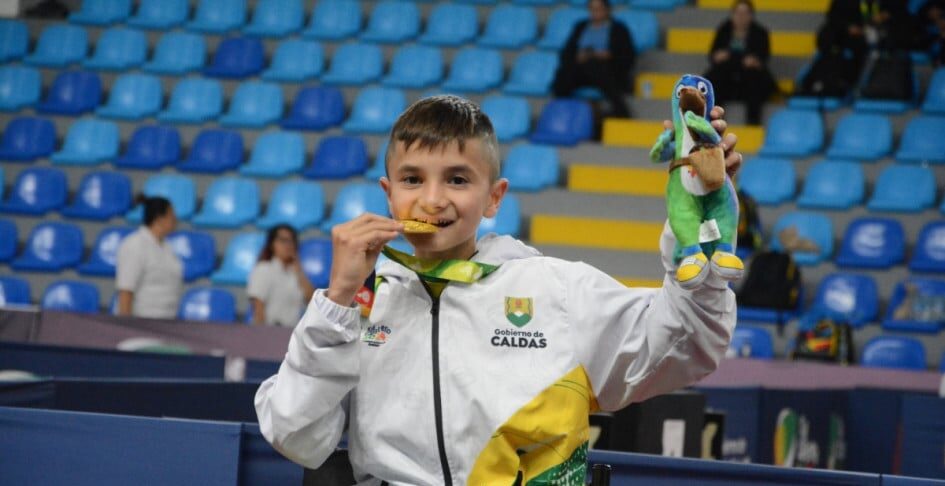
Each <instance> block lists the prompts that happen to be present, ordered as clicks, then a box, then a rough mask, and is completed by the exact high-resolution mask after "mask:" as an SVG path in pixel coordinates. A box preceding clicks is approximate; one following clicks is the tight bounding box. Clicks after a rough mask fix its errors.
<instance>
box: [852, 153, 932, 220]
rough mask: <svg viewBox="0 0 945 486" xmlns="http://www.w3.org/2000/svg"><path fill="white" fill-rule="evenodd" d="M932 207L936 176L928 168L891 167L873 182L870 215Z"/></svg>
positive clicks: (869, 204)
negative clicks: (876, 212) (880, 212)
mask: <svg viewBox="0 0 945 486" xmlns="http://www.w3.org/2000/svg"><path fill="white" fill-rule="evenodd" d="M934 203H935V173H934V172H932V169H930V168H928V167H919V166H911V165H891V166H889V167H886V168H885V169H883V171H882V172H880V174H879V176H878V177H877V178H876V187H875V188H874V190H873V197H871V198H870V200H869V202H868V203H867V204H866V207H867V208H868V209H869V210H870V211H895V212H904V213H909V212H917V211H922V210H924V209H927V208H930V207H932V205H933V204H934Z"/></svg>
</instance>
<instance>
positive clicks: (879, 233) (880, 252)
mask: <svg viewBox="0 0 945 486" xmlns="http://www.w3.org/2000/svg"><path fill="white" fill-rule="evenodd" d="M905 253H906V236H905V232H904V231H903V229H902V223H900V222H899V221H898V220H896V219H892V218H870V217H862V218H857V219H855V220H853V221H851V222H850V224H849V225H848V226H847V230H846V234H845V235H844V237H843V243H841V245H840V252H839V253H838V254H837V265H839V266H841V267H853V268H889V267H891V266H893V265H897V264H899V263H901V262H902V261H903V258H904V256H905Z"/></svg>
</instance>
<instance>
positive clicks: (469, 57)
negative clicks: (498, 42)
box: [442, 47, 503, 93]
mask: <svg viewBox="0 0 945 486" xmlns="http://www.w3.org/2000/svg"><path fill="white" fill-rule="evenodd" d="M502 70H503V68H502V55H501V54H499V51H496V50H493V49H482V48H478V47H466V48H464V49H462V50H460V51H459V52H458V53H457V54H456V56H454V57H453V63H452V65H451V66H450V72H449V75H448V76H447V77H446V81H445V82H444V83H443V86H442V88H443V89H444V90H446V91H458V92H472V93H482V92H484V91H489V90H490V89H493V88H496V87H498V86H499V85H500V84H501V83H502Z"/></svg>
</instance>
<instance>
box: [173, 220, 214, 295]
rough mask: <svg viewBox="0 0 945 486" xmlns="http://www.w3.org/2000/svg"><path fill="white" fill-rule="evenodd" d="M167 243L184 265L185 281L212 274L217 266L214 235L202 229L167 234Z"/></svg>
mask: <svg viewBox="0 0 945 486" xmlns="http://www.w3.org/2000/svg"><path fill="white" fill-rule="evenodd" d="M167 244H168V245H170V247H171V249H173V250H174V254H175V255H177V258H179V259H180V261H181V264H182V265H183V267H184V281H186V282H193V281H194V280H196V279H198V278H201V277H206V276H208V275H210V272H212V271H213V269H214V268H215V267H216V258H217V249H216V243H215V242H214V240H213V236H211V235H210V234H209V233H204V232H202V231H187V230H181V231H175V232H173V233H171V234H169V235H167Z"/></svg>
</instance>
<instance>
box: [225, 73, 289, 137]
mask: <svg viewBox="0 0 945 486" xmlns="http://www.w3.org/2000/svg"><path fill="white" fill-rule="evenodd" d="M282 104H283V100H282V88H281V87H279V85H277V84H273V83H268V82H264V81H247V82H245V83H242V84H240V85H239V87H237V88H236V93H234V94H233V98H232V99H230V107H229V109H228V110H227V112H226V114H225V115H223V116H221V117H220V120H219V122H220V124H221V125H223V126H225V127H248V128H260V127H263V126H265V125H268V124H270V123H273V122H275V121H276V120H278V119H280V118H282Z"/></svg>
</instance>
